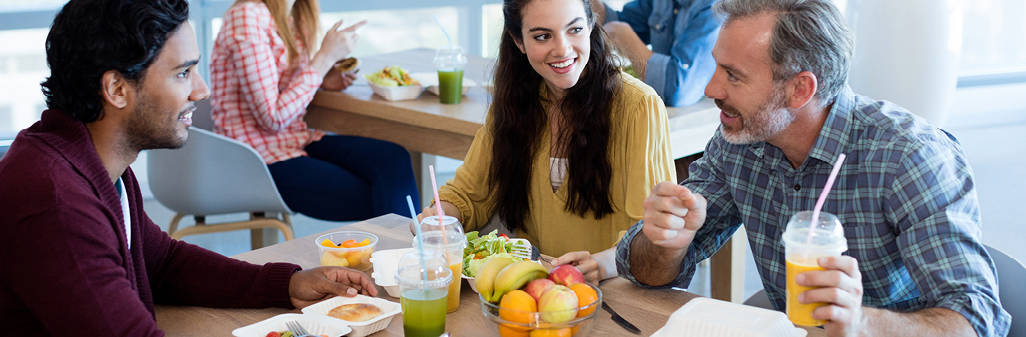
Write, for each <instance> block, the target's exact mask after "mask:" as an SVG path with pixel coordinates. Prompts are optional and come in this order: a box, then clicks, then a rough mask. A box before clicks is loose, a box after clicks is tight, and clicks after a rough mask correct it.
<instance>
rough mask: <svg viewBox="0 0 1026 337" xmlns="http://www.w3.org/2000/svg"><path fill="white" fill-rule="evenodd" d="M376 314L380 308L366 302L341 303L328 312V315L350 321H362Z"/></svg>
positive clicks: (379, 312) (378, 313)
mask: <svg viewBox="0 0 1026 337" xmlns="http://www.w3.org/2000/svg"><path fill="white" fill-rule="evenodd" d="M378 315H381V309H380V308H378V307H377V306H375V305H373V304H367V303H350V304H343V305H340V306H337V307H335V309H331V311H330V312H328V316H331V317H335V318H338V319H341V320H345V321H350V322H363V321H367V320H370V319H372V318H374V317H378Z"/></svg>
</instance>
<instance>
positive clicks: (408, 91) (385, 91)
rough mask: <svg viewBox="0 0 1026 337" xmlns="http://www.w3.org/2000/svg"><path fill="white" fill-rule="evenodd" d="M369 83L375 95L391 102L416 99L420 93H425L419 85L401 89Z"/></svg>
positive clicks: (406, 86)
mask: <svg viewBox="0 0 1026 337" xmlns="http://www.w3.org/2000/svg"><path fill="white" fill-rule="evenodd" d="M367 83H368V84H370V87H371V90H373V91H374V94H376V95H378V96H381V97H382V98H384V99H386V100H389V101H403V100H409V99H414V98H417V97H419V96H420V93H422V92H424V87H423V86H421V85H417V84H414V85H404V86H400V87H382V86H380V85H377V84H374V82H370V81H367Z"/></svg>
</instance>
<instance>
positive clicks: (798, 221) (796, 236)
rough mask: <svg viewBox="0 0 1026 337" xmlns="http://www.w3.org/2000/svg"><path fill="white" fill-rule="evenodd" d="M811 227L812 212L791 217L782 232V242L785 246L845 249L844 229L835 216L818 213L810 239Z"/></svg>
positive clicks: (802, 212)
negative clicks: (838, 247)
mask: <svg viewBox="0 0 1026 337" xmlns="http://www.w3.org/2000/svg"><path fill="white" fill-rule="evenodd" d="M810 225H812V212H811V211H801V212H798V213H795V214H794V215H793V216H791V220H790V221H788V222H787V228H786V229H785V230H784V235H783V240H784V243H785V244H797V245H812V246H843V247H844V249H842V251H843V250H846V249H847V240H846V239H845V238H844V227H843V226H842V225H841V221H840V220H838V219H837V216H835V215H833V214H830V213H827V212H820V213H819V219H818V221H816V224H815V227H814V228H812V229H811V230H812V234H811V237H810V234H809V230H810Z"/></svg>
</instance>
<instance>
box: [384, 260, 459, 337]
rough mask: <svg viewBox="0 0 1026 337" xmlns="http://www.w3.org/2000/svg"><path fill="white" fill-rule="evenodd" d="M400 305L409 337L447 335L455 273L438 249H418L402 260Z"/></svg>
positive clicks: (397, 275)
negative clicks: (447, 316) (445, 333)
mask: <svg viewBox="0 0 1026 337" xmlns="http://www.w3.org/2000/svg"><path fill="white" fill-rule="evenodd" d="M398 267H399V269H398V270H396V273H395V278H396V280H397V281H399V293H400V298H399V304H400V305H402V310H403V331H404V332H405V334H406V336H407V337H437V336H438V335H441V334H442V333H443V332H445V304H446V303H445V301H446V297H447V296H448V295H449V283H450V282H452V281H453V278H452V271H451V270H450V269H449V266H448V265H446V263H445V258H444V256H443V255H442V252H441V251H439V250H431V249H424V250H420V249H418V250H415V251H413V252H411V253H408V254H406V255H403V256H402V258H400V259H399V266H398Z"/></svg>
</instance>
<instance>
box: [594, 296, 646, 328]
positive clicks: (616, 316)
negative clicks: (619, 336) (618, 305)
mask: <svg viewBox="0 0 1026 337" xmlns="http://www.w3.org/2000/svg"><path fill="white" fill-rule="evenodd" d="M602 310H605V311H606V312H608V313H609V315H611V316H613V322H616V324H618V325H620V326H621V327H623V328H624V329H625V330H627V331H630V332H632V333H634V334H635V335H640V334H641V329H638V327H636V326H634V324H631V322H628V321H627V320H626V319H624V318H623V317H621V316H620V314H617V313H616V311H615V310H613V308H612V307H610V306H609V304H606V302H602Z"/></svg>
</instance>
